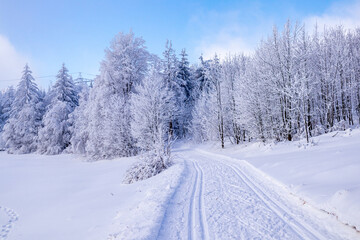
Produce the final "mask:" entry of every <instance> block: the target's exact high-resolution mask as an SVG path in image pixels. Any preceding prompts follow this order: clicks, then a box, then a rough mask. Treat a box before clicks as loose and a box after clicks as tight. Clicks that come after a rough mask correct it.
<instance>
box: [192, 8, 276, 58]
mask: <svg viewBox="0 0 360 240" xmlns="http://www.w3.org/2000/svg"><path fill="white" fill-rule="evenodd" d="M257 8H258V6H257V5H256V4H255V5H254V6H248V8H244V9H243V8H241V9H233V10H230V11H223V12H221V11H209V12H202V13H199V14H197V15H196V16H195V17H193V18H192V19H191V27H192V28H193V29H196V34H197V35H198V36H199V37H198V39H197V40H196V41H195V48H194V55H196V56H200V54H202V55H203V57H204V58H205V59H209V58H213V57H214V55H215V53H216V54H217V55H218V56H219V57H220V58H221V59H222V58H224V57H225V56H226V55H228V54H236V53H244V54H247V55H249V54H252V53H253V52H254V50H255V48H256V46H257V45H258V44H259V42H260V39H261V37H262V35H263V34H266V33H267V29H270V30H271V25H270V23H269V21H267V22H266V19H265V17H263V16H262V15H261V14H259V13H258V12H259V11H258V9H257ZM250 20H251V24H249V21H250Z"/></svg>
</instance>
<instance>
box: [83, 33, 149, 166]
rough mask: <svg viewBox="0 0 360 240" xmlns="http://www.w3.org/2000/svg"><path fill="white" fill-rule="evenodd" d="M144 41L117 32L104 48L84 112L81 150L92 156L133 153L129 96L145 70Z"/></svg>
mask: <svg viewBox="0 0 360 240" xmlns="http://www.w3.org/2000/svg"><path fill="white" fill-rule="evenodd" d="M144 43H145V42H144V40H143V39H142V38H137V37H135V36H134V34H133V33H132V32H130V33H129V34H124V33H119V34H118V35H117V36H115V38H114V40H113V41H112V43H111V46H110V48H109V49H107V50H106V56H105V60H104V61H103V62H102V64H101V75H100V77H99V78H97V79H95V83H94V87H93V88H92V89H91V91H90V96H89V100H88V103H87V104H88V111H86V115H85V118H86V119H88V120H89V123H88V126H87V130H86V131H87V132H88V133H89V135H88V140H87V142H86V147H85V151H86V154H87V155H89V156H91V157H92V158H95V159H97V158H111V157H114V156H131V155H133V154H134V153H135V152H136V148H135V144H134V140H133V137H132V135H131V127H130V123H131V113H130V111H131V108H130V107H131V106H130V102H129V99H130V94H131V93H132V92H133V90H134V89H133V88H134V85H136V84H138V83H140V82H141V81H142V79H143V78H144V75H145V73H146V71H147V62H148V59H149V53H148V52H147V50H146V48H145V45H144ZM82 121H85V119H83V120H82Z"/></svg>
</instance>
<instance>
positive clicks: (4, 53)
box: [0, 35, 27, 90]
mask: <svg viewBox="0 0 360 240" xmlns="http://www.w3.org/2000/svg"><path fill="white" fill-rule="evenodd" d="M26 62H27V61H26V58H25V57H24V56H22V55H21V54H20V53H19V52H18V51H16V49H15V47H14V46H13V45H12V44H11V42H10V41H9V40H8V39H7V38H6V37H5V36H2V35H0V90H1V89H5V88H7V87H8V86H11V85H13V86H16V85H17V84H18V82H19V80H16V79H19V78H20V77H21V72H22V69H23V67H24V65H25V63H26Z"/></svg>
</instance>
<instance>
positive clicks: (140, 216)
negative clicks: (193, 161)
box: [108, 162, 184, 240]
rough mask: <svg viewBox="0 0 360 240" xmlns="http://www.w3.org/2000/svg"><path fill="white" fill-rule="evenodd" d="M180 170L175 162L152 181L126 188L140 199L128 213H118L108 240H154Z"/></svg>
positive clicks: (126, 211) (124, 211) (181, 167)
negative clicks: (140, 193) (135, 192)
mask: <svg viewBox="0 0 360 240" xmlns="http://www.w3.org/2000/svg"><path fill="white" fill-rule="evenodd" d="M183 169H184V165H183V163H179V162H178V163H177V164H174V165H173V166H171V167H170V168H169V169H167V170H166V171H163V172H161V173H160V174H158V175H156V176H154V177H152V178H149V179H146V180H143V181H139V182H136V183H133V184H130V185H132V186H133V187H134V188H135V189H136V191H138V192H142V195H143V196H144V197H143V198H142V201H141V202H138V203H137V204H134V205H133V206H132V207H131V208H130V209H123V210H122V211H119V212H118V214H117V216H116V218H115V223H114V224H113V226H112V229H113V231H112V232H113V233H112V234H110V235H109V237H108V239H109V240H110V239H111V240H113V239H136V240H140V239H156V238H157V235H158V232H159V229H160V227H161V223H162V220H163V217H164V213H165V211H166V208H167V205H168V202H169V200H170V199H171V196H172V195H173V194H174V192H175V190H176V188H177V187H178V186H179V183H180V179H181V176H182V173H183Z"/></svg>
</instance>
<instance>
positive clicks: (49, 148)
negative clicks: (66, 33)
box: [39, 64, 78, 154]
mask: <svg viewBox="0 0 360 240" xmlns="http://www.w3.org/2000/svg"><path fill="white" fill-rule="evenodd" d="M51 96H52V99H51V103H50V104H49V106H47V111H46V113H45V115H44V118H43V122H42V128H41V129H40V131H39V152H40V153H44V154H59V153H61V152H62V151H63V150H64V149H65V148H67V147H68V146H69V145H70V139H71V131H70V128H71V124H72V123H71V122H70V121H69V114H70V113H71V112H73V111H74V109H75V107H76V106H77V105H78V94H77V92H76V90H75V86H74V83H73V80H72V77H71V76H70V75H69V74H68V69H67V68H66V67H65V64H63V65H62V67H61V69H60V70H59V73H58V74H57V75H56V82H55V85H54V86H53V89H52V90H51Z"/></svg>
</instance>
